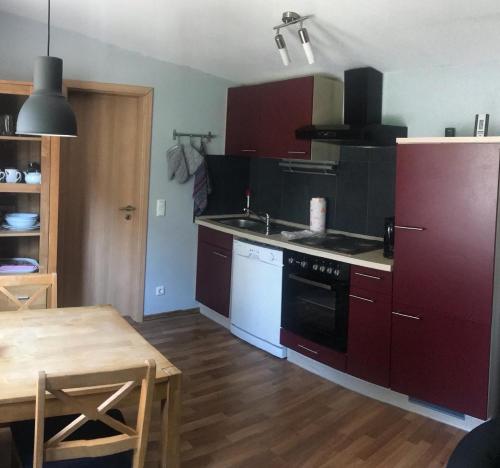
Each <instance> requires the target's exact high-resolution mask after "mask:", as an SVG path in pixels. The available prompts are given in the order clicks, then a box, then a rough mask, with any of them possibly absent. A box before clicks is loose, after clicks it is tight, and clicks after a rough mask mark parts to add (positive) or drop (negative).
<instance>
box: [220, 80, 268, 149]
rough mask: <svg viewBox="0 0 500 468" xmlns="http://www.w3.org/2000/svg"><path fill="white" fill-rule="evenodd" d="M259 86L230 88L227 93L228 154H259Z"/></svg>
mask: <svg viewBox="0 0 500 468" xmlns="http://www.w3.org/2000/svg"><path fill="white" fill-rule="evenodd" d="M259 116H260V94H259V86H239V87H236V88H229V89H228V93H227V120H226V154H228V155H232V156H235V155H243V156H255V155H258V154H259V147H258V136H259V128H260V127H259V118H260V117H259Z"/></svg>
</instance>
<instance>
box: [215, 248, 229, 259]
mask: <svg viewBox="0 0 500 468" xmlns="http://www.w3.org/2000/svg"><path fill="white" fill-rule="evenodd" d="M212 253H213V254H214V255H215V256H216V257H220V258H227V255H223V254H221V253H219V252H216V251H215V250H214V251H212Z"/></svg>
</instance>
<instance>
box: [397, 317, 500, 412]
mask: <svg viewBox="0 0 500 468" xmlns="http://www.w3.org/2000/svg"><path fill="white" fill-rule="evenodd" d="M490 333H491V331H490V327H489V325H484V324H480V323H475V322H470V321H465V320H457V319H453V318H443V317H440V316H439V315H438V314H433V313H429V312H427V313H425V314H424V313H422V311H419V310H418V309H416V308H409V307H396V308H395V312H394V313H393V314H392V347H391V379H390V383H391V388H392V389H393V390H395V391H397V392H401V393H404V394H406V395H409V396H410V397H415V398H417V399H420V400H424V401H428V402H430V403H433V404H436V405H440V406H444V407H446V408H450V409H453V410H455V411H458V412H461V413H465V414H468V415H471V416H475V417H477V418H481V419H486V417H487V400H488V374H489V351H490Z"/></svg>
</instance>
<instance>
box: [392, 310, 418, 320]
mask: <svg viewBox="0 0 500 468" xmlns="http://www.w3.org/2000/svg"><path fill="white" fill-rule="evenodd" d="M392 315H397V316H398V317H403V318H407V319H412V320H420V317H417V316H416V315H408V314H402V313H401V312H393V313H392Z"/></svg>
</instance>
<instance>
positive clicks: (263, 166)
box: [206, 147, 396, 236]
mask: <svg viewBox="0 0 500 468" xmlns="http://www.w3.org/2000/svg"><path fill="white" fill-rule="evenodd" d="M208 164H209V171H210V176H211V179H212V185H213V193H212V194H211V195H210V196H209V206H208V210H207V213H206V214H228V213H240V212H242V210H243V208H244V207H245V190H246V188H247V187H250V189H251V191H252V205H251V206H252V209H253V210H254V211H256V212H264V211H265V212H268V213H269V214H270V215H271V216H272V217H273V218H278V219H282V220H286V221H292V222H296V223H301V224H309V202H310V199H311V198H313V197H324V198H325V199H326V200H327V227H328V228H330V229H337V230H340V231H347V232H353V233H358V234H367V235H373V236H382V235H383V226H384V218H385V217H387V216H393V215H394V187H395V176H396V149H395V148H394V147H383V148H359V147H342V148H341V152H340V164H339V168H338V173H337V176H336V177H335V176H325V175H308V174H289V173H285V172H283V170H282V168H280V167H279V160H277V159H266V158H245V157H231V156H209V158H208Z"/></svg>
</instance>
